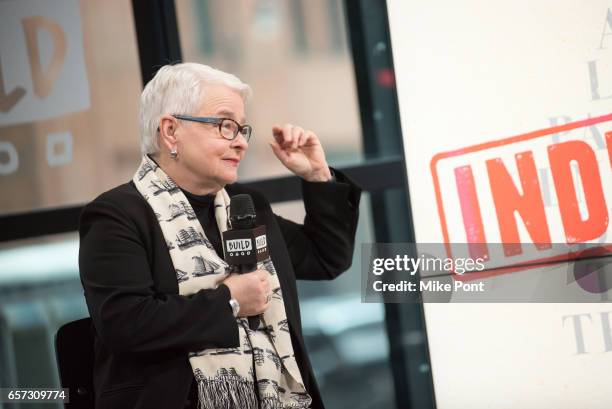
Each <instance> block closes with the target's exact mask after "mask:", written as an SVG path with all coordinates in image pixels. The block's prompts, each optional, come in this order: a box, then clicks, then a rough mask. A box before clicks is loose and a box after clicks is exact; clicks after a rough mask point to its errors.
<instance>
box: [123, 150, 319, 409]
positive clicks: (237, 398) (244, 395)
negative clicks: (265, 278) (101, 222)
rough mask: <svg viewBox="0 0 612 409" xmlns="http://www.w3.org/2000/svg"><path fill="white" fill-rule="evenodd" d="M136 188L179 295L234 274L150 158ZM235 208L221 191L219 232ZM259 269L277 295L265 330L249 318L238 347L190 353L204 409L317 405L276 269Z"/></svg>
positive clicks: (241, 321) (266, 265) (268, 265)
mask: <svg viewBox="0 0 612 409" xmlns="http://www.w3.org/2000/svg"><path fill="white" fill-rule="evenodd" d="M133 181H134V183H135V184H136V188H137V189H138V191H139V192H140V194H141V195H142V196H143V197H144V199H145V200H146V201H147V202H148V203H149V205H150V206H151V207H152V208H153V211H154V212H155V216H156V217H157V220H158V222H159V225H160V227H161V230H162V233H163V235H164V238H165V240H166V243H167V246H168V251H169V252H170V257H171V259H172V264H173V265H174V269H175V270H176V279H177V281H178V286H179V294H180V295H184V296H187V295H189V294H194V293H196V292H198V291H199V290H201V289H211V288H216V287H217V286H218V285H219V283H221V282H222V281H223V280H224V279H225V278H226V277H227V275H228V274H229V272H230V266H229V265H228V264H227V263H226V262H225V260H223V258H221V257H219V255H218V254H217V253H216V252H215V249H214V248H213V246H212V244H211V243H210V241H209V240H208V239H207V238H206V235H205V233H204V229H203V228H202V226H201V225H200V223H199V221H198V219H197V217H196V215H195V213H194V211H193V209H192V208H191V205H190V204H189V202H188V200H187V198H186V197H185V195H184V194H183V192H182V191H181V189H180V188H179V187H178V186H177V185H176V183H174V181H173V180H172V179H171V178H170V177H169V176H168V175H166V173H165V172H164V171H163V170H162V169H161V168H160V167H159V166H158V165H157V164H156V163H155V162H154V161H153V160H152V159H151V158H149V157H148V156H146V155H145V156H144V157H143V160H142V163H141V164H140V167H139V169H138V171H137V172H136V174H135V175H134V178H133ZM229 204H230V198H229V196H228V194H227V192H226V191H225V189H222V190H220V191H219V192H217V194H216V196H215V200H214V206H215V219H216V221H217V226H218V228H219V230H220V231H221V232H223V231H226V230H227V229H228V215H227V209H228V207H229ZM258 268H260V269H265V270H267V271H268V272H269V273H270V288H272V299H271V301H270V304H269V307H268V309H267V310H266V312H265V313H264V314H263V317H262V319H261V320H260V326H259V328H258V329H257V330H255V331H253V330H251V329H249V325H248V320H247V319H246V318H237V319H236V324H237V326H238V332H239V339H240V346H238V347H236V348H217V349H206V350H203V351H193V352H191V353H190V354H189V362H190V363H191V367H192V369H193V373H194V376H195V378H196V381H197V383H198V397H199V401H200V407H201V408H204V409H257V408H261V409H268V408H269V409H273V408H274V409H281V408H282V409H289V408H291V409H302V408H308V407H309V406H310V404H311V398H310V395H308V393H307V392H306V389H305V388H304V383H303V381H302V377H301V375H300V370H299V368H298V366H297V362H296V360H295V355H294V352H293V347H292V345H291V338H290V335H289V326H288V323H287V316H286V313H285V304H284V302H283V297H282V293H281V288H280V283H279V281H278V276H277V274H276V270H275V269H274V264H272V260H271V259H268V260H266V261H265V262H262V263H259V264H258ZM227 308H230V306H229V304H228V307H227Z"/></svg>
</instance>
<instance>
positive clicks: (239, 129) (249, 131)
mask: <svg viewBox="0 0 612 409" xmlns="http://www.w3.org/2000/svg"><path fill="white" fill-rule="evenodd" d="M172 116H173V117H174V118H176V119H182V120H184V121H190V122H200V123H203V124H213V125H218V126H219V133H220V134H221V136H222V137H223V138H224V139H227V140H228V141H233V140H234V139H236V137H237V136H238V134H241V135H242V136H243V137H244V139H245V140H246V141H247V142H249V140H250V139H251V134H252V133H253V127H252V126H251V125H248V124H244V125H240V124H239V123H238V122H237V121H235V120H233V119H232V118H216V117H212V116H210V117H209V116H191V115H178V114H176V115H172ZM223 121H232V122H233V123H235V124H236V127H237V130H236V132H234V137H233V138H227V137H226V136H225V135H224V134H223V131H222V128H223ZM243 129H246V130H247V134H246V135H245V134H244V132H243Z"/></svg>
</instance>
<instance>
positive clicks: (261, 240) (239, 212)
mask: <svg viewBox="0 0 612 409" xmlns="http://www.w3.org/2000/svg"><path fill="white" fill-rule="evenodd" d="M255 218H256V214H255V206H254V205H253V200H252V199H251V196H250V195H248V194H244V193H243V194H239V195H236V196H234V197H232V200H231V202H230V210H229V220H230V224H231V228H230V229H229V230H227V231H225V232H223V256H224V258H225V261H226V262H227V263H228V264H229V265H230V266H232V270H233V271H236V272H238V273H240V274H244V273H250V272H252V271H255V270H257V262H259V261H264V260H266V259H267V258H268V247H267V240H266V226H256V225H255ZM248 319H249V328H251V329H252V330H256V329H257V328H258V327H259V321H260V318H259V315H255V316H251V317H248Z"/></svg>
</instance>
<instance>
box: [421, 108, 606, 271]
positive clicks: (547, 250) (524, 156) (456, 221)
mask: <svg viewBox="0 0 612 409" xmlns="http://www.w3.org/2000/svg"><path fill="white" fill-rule="evenodd" d="M430 167H431V174H432V177H433V183H434V189H435V195H436V203H437V207H438V215H439V218H440V225H441V228H442V234H443V237H444V243H446V252H447V255H448V257H452V253H453V246H452V244H451V243H467V244H468V246H467V248H468V249H469V254H470V255H471V257H472V258H478V257H481V258H483V259H484V260H486V261H488V262H489V267H499V266H503V267H508V266H515V267H516V266H519V265H527V264H533V263H541V262H543V263H546V262H555V261H563V260H570V259H575V258H577V257H578V256H577V254H579V253H580V252H579V251H578V250H580V249H583V248H579V245H581V244H585V243H588V244H589V245H590V248H591V249H594V250H593V251H596V253H597V254H598V255H601V254H602V252H603V253H607V254H609V253H612V246H610V245H609V244H608V243H606V241H607V242H610V241H612V226H611V225H610V212H611V210H610V209H611V208H612V114H607V115H603V116H600V117H596V118H588V119H585V120H581V121H577V122H572V123H568V124H565V125H560V126H555V127H551V128H547V129H541V130H537V131H533V132H529V133H525V134H522V135H516V136H512V137H509V138H505V139H501V140H495V141H490V142H486V143H482V144H478V145H473V146H469V147H466V148H461V149H457V150H454V151H450V152H443V153H439V154H436V155H435V156H434V157H433V158H432V160H431V163H430ZM487 243H502V246H497V247H498V248H500V251H499V254H492V253H491V249H490V248H489V247H491V246H488V245H487ZM553 243H561V244H566V245H567V248H570V249H572V248H574V247H575V248H576V251H569V252H564V253H563V254H555V253H554V251H552V247H554V246H552V244H553ZM598 243H599V244H598ZM464 246H465V245H464ZM580 254H581V253H580ZM506 271H508V270H507V269H506V270H505V271H504V272H506ZM497 273H498V272H493V271H486V270H485V271H484V272H483V273H477V274H474V275H473V276H471V277H470V278H478V277H480V278H482V277H483V276H487V275H492V274H497Z"/></svg>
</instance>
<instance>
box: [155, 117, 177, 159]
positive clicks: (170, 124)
mask: <svg viewBox="0 0 612 409" xmlns="http://www.w3.org/2000/svg"><path fill="white" fill-rule="evenodd" d="M176 127H177V122H176V119H174V117H172V116H170V115H162V116H161V117H160V118H159V142H160V148H161V147H165V148H166V149H168V150H169V151H170V150H172V148H175V147H176V134H175V132H176Z"/></svg>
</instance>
